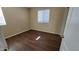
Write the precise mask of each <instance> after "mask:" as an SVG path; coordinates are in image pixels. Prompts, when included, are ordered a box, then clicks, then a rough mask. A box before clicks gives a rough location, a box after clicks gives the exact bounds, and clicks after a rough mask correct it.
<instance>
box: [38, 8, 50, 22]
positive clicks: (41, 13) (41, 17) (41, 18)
mask: <svg viewBox="0 0 79 59" xmlns="http://www.w3.org/2000/svg"><path fill="white" fill-rule="evenodd" d="M48 22H49V9H45V10H38V23H48Z"/></svg>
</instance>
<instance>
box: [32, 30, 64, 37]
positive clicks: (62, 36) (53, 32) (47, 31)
mask: <svg viewBox="0 0 79 59" xmlns="http://www.w3.org/2000/svg"><path fill="white" fill-rule="evenodd" d="M31 30H36V31H42V32H47V33H52V34H58V35H60V36H61V37H62V38H64V35H63V34H59V33H55V32H49V31H43V30H38V29H31Z"/></svg>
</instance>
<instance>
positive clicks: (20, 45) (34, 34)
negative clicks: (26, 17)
mask: <svg viewBox="0 0 79 59" xmlns="http://www.w3.org/2000/svg"><path fill="white" fill-rule="evenodd" d="M38 37H39V38H38ZM36 38H38V40H36ZM6 40H7V44H8V47H9V50H11V51H59V48H60V44H61V40H62V39H61V37H60V35H58V34H51V33H46V32H41V31H36V30H29V31H27V32H24V33H21V34H19V35H16V36H13V37H11V38H8V39H6Z"/></svg>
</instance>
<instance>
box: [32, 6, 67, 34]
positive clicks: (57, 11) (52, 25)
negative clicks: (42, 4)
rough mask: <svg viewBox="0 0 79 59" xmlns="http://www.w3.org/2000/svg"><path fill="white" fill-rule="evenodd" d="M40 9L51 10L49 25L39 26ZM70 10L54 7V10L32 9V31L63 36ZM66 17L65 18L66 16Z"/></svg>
mask: <svg viewBox="0 0 79 59" xmlns="http://www.w3.org/2000/svg"><path fill="white" fill-rule="evenodd" d="M40 9H49V10H50V19H49V23H47V24H39V23H38V22H37V11H38V10H40ZM65 12H66V13H67V12H68V8H64V7H58V8H57V7H53V8H31V10H30V15H31V17H30V19H31V29H35V30H40V31H45V32H50V33H57V34H60V35H63V31H64V26H63V25H65V22H66V19H65V18H66V15H67V14H66V13H65ZM64 15H65V16H64Z"/></svg>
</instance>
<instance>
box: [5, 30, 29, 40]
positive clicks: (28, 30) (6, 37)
mask: <svg viewBox="0 0 79 59" xmlns="http://www.w3.org/2000/svg"><path fill="white" fill-rule="evenodd" d="M29 30H30V29H28V30H24V31H21V32H19V33H16V34H13V35H10V36H7V37H5V38H6V39H7V38H10V37H12V36H15V35H18V34H21V33H23V32H26V31H29Z"/></svg>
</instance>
